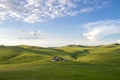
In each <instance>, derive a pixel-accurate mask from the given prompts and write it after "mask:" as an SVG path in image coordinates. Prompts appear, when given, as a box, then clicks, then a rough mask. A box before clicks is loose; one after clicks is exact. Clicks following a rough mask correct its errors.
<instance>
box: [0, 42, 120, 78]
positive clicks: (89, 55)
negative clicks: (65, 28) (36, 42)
mask: <svg viewBox="0 0 120 80" xmlns="http://www.w3.org/2000/svg"><path fill="white" fill-rule="evenodd" d="M54 56H59V57H63V58H65V59H66V60H67V61H64V62H60V61H58V62H51V61H50V60H51V59H52V58H53V57H54ZM119 79H120V45H115V44H112V45H106V46H96V47H88V46H76V45H72V46H64V47H56V48H41V47H35V46H25V45H21V46H0V80H119Z"/></svg>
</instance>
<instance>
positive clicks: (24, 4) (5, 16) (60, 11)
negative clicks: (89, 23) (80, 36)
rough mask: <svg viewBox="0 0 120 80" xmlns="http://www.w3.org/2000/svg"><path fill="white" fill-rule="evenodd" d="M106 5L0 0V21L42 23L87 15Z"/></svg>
mask: <svg viewBox="0 0 120 80" xmlns="http://www.w3.org/2000/svg"><path fill="white" fill-rule="evenodd" d="M107 4H108V0H0V21H6V20H11V19H13V20H21V21H25V22H28V23H35V22H42V21H45V20H48V19H54V18H58V17H64V16H75V15H78V14H80V13H88V12H91V11H94V10H96V9H98V8H102V7H104V6H106V5H107Z"/></svg>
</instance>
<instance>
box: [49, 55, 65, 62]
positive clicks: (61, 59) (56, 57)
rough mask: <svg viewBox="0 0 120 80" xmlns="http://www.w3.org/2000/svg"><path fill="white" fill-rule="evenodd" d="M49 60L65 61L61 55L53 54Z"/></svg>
mask: <svg viewBox="0 0 120 80" xmlns="http://www.w3.org/2000/svg"><path fill="white" fill-rule="evenodd" d="M51 61H52V62H55V61H65V59H64V58H62V57H58V56H54V57H53V58H52V60H51Z"/></svg>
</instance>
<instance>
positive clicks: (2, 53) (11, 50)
mask: <svg viewBox="0 0 120 80" xmlns="http://www.w3.org/2000/svg"><path fill="white" fill-rule="evenodd" d="M49 57H50V56H47V55H43V53H40V52H35V51H31V50H28V49H24V48H21V47H17V46H14V47H13V46H9V47H8V46H1V47H0V63H16V62H33V61H38V60H43V59H47V58H49Z"/></svg>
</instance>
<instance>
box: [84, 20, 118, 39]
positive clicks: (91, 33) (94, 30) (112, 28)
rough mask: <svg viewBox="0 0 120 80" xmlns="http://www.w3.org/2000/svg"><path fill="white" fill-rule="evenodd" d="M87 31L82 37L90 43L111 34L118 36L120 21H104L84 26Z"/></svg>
mask: <svg viewBox="0 0 120 80" xmlns="http://www.w3.org/2000/svg"><path fill="white" fill-rule="evenodd" d="M83 27H85V29H87V32H85V33H84V34H83V35H84V36H85V37H86V38H88V39H89V40H91V41H95V40H97V39H100V38H103V37H104V36H108V35H111V34H120V20H104V21H97V22H91V23H87V24H84V25H83Z"/></svg>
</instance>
